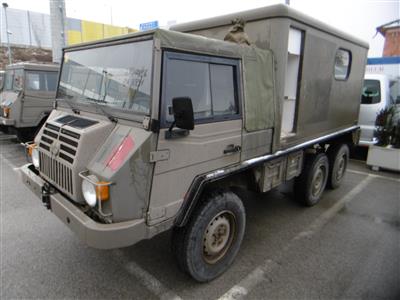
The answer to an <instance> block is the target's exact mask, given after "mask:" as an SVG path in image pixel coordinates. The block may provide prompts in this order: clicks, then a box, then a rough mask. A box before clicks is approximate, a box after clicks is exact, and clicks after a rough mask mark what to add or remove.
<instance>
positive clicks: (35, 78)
mask: <svg viewBox="0 0 400 300" xmlns="http://www.w3.org/2000/svg"><path fill="white" fill-rule="evenodd" d="M56 87H57V72H48V71H34V70H28V71H26V72H25V92H24V99H23V107H22V111H21V114H22V115H21V122H22V123H23V124H25V125H27V126H36V125H38V124H39V123H40V121H41V120H42V118H43V117H44V116H45V115H46V114H48V113H50V111H51V110H52V108H53V102H54V99H55V95H56Z"/></svg>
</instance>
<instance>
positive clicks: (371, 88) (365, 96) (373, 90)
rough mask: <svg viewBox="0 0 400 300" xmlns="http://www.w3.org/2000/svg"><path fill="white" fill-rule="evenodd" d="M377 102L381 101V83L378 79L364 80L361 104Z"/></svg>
mask: <svg viewBox="0 0 400 300" xmlns="http://www.w3.org/2000/svg"><path fill="white" fill-rule="evenodd" d="M379 102H381V84H380V82H379V80H371V79H366V80H364V86H363V90H362V94H361V104H376V103H379Z"/></svg>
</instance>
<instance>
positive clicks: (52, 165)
mask: <svg viewBox="0 0 400 300" xmlns="http://www.w3.org/2000/svg"><path fill="white" fill-rule="evenodd" d="M39 159H40V160H39V161H40V165H39V170H40V173H42V174H43V175H45V176H46V177H47V178H48V179H50V180H51V181H53V182H54V183H55V184H56V185H57V186H58V187H59V188H61V189H62V190H64V191H65V192H67V193H69V194H71V195H73V191H74V187H73V184H72V182H73V178H72V170H71V169H70V168H69V167H68V166H66V165H64V164H63V163H61V162H59V161H57V160H55V159H53V158H51V157H50V156H48V155H47V154H45V153H43V152H41V151H39Z"/></svg>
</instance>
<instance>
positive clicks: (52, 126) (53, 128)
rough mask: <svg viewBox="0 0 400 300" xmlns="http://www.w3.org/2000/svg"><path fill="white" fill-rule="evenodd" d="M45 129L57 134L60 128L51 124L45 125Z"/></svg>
mask: <svg viewBox="0 0 400 300" xmlns="http://www.w3.org/2000/svg"><path fill="white" fill-rule="evenodd" d="M46 128H49V129H51V130H54V131H57V132H58V131H60V127H58V126H56V125H53V124H49V123H46Z"/></svg>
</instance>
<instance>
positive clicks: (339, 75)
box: [335, 49, 351, 80]
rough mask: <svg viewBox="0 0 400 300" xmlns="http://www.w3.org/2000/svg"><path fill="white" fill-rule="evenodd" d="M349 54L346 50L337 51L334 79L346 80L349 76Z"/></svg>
mask: <svg viewBox="0 0 400 300" xmlns="http://www.w3.org/2000/svg"><path fill="white" fill-rule="evenodd" d="M350 66H351V53H350V51H348V50H344V49H339V50H338V51H337V52H336V57H335V78H336V79H338V80H347V78H348V77H349V74H350Z"/></svg>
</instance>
